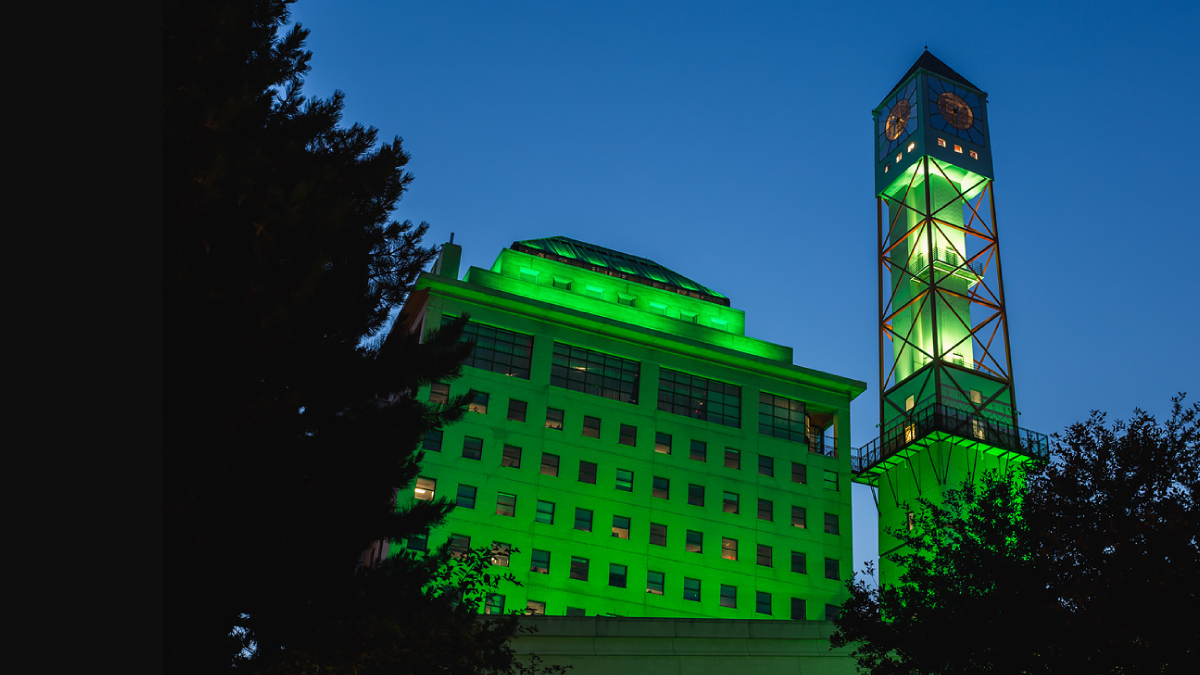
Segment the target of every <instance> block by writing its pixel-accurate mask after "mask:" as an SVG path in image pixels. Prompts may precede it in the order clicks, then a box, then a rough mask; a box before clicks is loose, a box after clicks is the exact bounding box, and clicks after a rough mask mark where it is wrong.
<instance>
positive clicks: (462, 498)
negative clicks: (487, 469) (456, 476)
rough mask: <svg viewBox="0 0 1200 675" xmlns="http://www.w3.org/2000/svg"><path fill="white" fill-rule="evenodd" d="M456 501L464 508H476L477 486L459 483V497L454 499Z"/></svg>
mask: <svg viewBox="0 0 1200 675" xmlns="http://www.w3.org/2000/svg"><path fill="white" fill-rule="evenodd" d="M454 503H455V504H456V505H458V506H461V507H463V508H464V509H473V508H475V488H473V487H471V486H470V485H459V486H458V498H457V499H455V500H454Z"/></svg>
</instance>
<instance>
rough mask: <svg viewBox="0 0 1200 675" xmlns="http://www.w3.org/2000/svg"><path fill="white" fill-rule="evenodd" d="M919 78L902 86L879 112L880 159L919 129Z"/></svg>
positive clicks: (878, 140)
mask: <svg viewBox="0 0 1200 675" xmlns="http://www.w3.org/2000/svg"><path fill="white" fill-rule="evenodd" d="M917 102H918V101H917V78H915V77H914V78H912V79H911V80H909V81H908V84H905V85H904V86H903V87H901V88H900V89H899V90H898V91H897V92H896V93H895V94H893V95H892V97H891V98H889V99H888V100H887V103H884V104H883V110H882V111H880V113H879V118H878V119H879V124H878V127H879V128H878V129H877V130H876V145H877V146H878V148H879V159H880V160H883V158H884V157H887V156H888V155H890V154H891V153H892V151H894V150H895V149H896V148H898V147H900V145H901V144H902V143H903V142H904V139H906V138H908V135H909V134H911V133H912V132H914V131H916V130H917V124H918V123H919V121H920V117H921V116H920V115H919V114H918V113H917V110H918V108H917Z"/></svg>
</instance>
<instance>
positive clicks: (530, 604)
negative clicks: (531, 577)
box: [525, 600, 546, 616]
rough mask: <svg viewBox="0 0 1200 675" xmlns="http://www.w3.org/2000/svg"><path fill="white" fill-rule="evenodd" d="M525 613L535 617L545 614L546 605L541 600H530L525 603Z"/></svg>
mask: <svg viewBox="0 0 1200 675" xmlns="http://www.w3.org/2000/svg"><path fill="white" fill-rule="evenodd" d="M525 613H526V614H531V615H535V616H537V615H542V614H545V613H546V603H544V602H542V601H540V600H529V601H527V602H526V603H525Z"/></svg>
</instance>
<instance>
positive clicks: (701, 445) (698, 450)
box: [691, 438, 708, 462]
mask: <svg viewBox="0 0 1200 675" xmlns="http://www.w3.org/2000/svg"><path fill="white" fill-rule="evenodd" d="M691 458H692V459H694V460H696V461H697V462H706V461H708V443H705V442H704V441H697V440H696V439H694V438H693V439H692V450H691Z"/></svg>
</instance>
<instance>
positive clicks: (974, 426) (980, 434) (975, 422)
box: [971, 417, 987, 440]
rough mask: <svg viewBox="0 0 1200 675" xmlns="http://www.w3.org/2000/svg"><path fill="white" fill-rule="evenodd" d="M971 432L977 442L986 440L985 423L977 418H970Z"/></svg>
mask: <svg viewBox="0 0 1200 675" xmlns="http://www.w3.org/2000/svg"><path fill="white" fill-rule="evenodd" d="M971 432H972V433H973V434H975V438H978V439H979V440H983V439H985V438H987V422H984V421H983V420H982V419H980V418H978V417H972V418H971Z"/></svg>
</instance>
